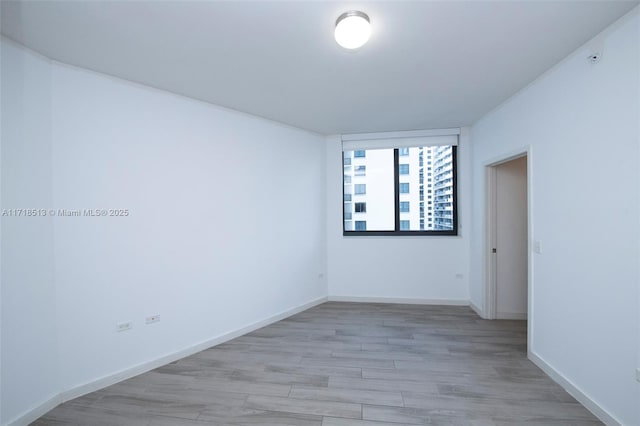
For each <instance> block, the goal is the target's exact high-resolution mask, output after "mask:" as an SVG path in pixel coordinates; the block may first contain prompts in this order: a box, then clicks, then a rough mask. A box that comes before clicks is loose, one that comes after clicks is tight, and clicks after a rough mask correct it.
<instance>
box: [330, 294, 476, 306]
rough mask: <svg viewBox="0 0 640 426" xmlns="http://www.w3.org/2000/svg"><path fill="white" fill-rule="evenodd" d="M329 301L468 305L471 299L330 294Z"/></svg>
mask: <svg viewBox="0 0 640 426" xmlns="http://www.w3.org/2000/svg"><path fill="white" fill-rule="evenodd" d="M329 302H355V303H399V304H408V305H454V306H468V305H469V301H468V300H463V299H417V298H416V299H414V298H402V297H363V296H329Z"/></svg>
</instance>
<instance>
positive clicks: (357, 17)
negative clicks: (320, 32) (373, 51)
mask: <svg viewBox="0 0 640 426" xmlns="http://www.w3.org/2000/svg"><path fill="white" fill-rule="evenodd" d="M334 35H335V38H336V42H338V44H339V45H340V46H342V47H344V48H345V49H357V48H358V47H361V46H362V45H364V44H365V43H366V42H367V40H369V37H370V36H371V24H370V23H369V17H368V16H367V14H366V13H364V12H360V11H358V10H350V11H349V12H345V13H343V14H342V15H340V16H339V17H338V20H337V21H336V30H335V33H334Z"/></svg>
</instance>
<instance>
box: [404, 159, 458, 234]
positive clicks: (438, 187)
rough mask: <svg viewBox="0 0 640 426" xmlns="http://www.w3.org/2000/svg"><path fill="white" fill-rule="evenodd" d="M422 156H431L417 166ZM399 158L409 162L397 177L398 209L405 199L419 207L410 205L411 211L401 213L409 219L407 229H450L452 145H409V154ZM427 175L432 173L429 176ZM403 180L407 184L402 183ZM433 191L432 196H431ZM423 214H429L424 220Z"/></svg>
mask: <svg viewBox="0 0 640 426" xmlns="http://www.w3.org/2000/svg"><path fill="white" fill-rule="evenodd" d="M423 159H432V161H423V167H420V162H421V161H422V160H423ZM402 161H403V163H407V164H408V165H409V173H408V174H406V175H401V177H400V182H401V183H400V186H401V187H400V193H401V195H400V211H401V212H403V210H402V209H403V203H404V202H408V203H414V205H416V206H420V208H419V209H413V211H408V213H407V212H405V213H404V214H403V216H402V220H408V222H409V225H408V226H409V228H407V230H410V231H451V230H453V202H452V197H453V156H452V147H451V146H428V147H414V148H409V156H408V158H405V159H403V160H402ZM401 166H402V165H400V167H401ZM429 176H432V178H430V177H429ZM432 179H433V180H432ZM404 183H406V184H407V185H406V186H404V185H403V184H404ZM403 186H404V188H403ZM416 188H417V190H416ZM403 190H404V191H405V192H403ZM432 195H433V196H434V197H433V198H432ZM431 200H433V202H432V201H431ZM438 200H439V201H438ZM426 218H429V220H426V221H425V219H426ZM431 218H433V219H431ZM404 226H407V225H404Z"/></svg>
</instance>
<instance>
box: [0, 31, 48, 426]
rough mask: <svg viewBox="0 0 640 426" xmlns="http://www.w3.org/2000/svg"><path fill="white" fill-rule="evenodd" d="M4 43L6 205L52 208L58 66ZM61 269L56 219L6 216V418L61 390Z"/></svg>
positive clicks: (3, 368)
mask: <svg viewBox="0 0 640 426" xmlns="http://www.w3.org/2000/svg"><path fill="white" fill-rule="evenodd" d="M1 47H2V48H1V49H0V51H1V55H2V79H1V91H2V134H1V136H2V145H1V151H2V155H1V158H2V166H1V169H2V187H1V191H0V192H1V194H2V201H1V203H2V209H3V210H4V209H7V210H9V209H21V208H22V209H24V208H48V207H49V206H50V205H51V203H52V185H51V67H50V64H49V62H48V61H46V60H44V59H42V58H40V57H38V56H35V55H32V54H30V53H27V52H25V51H23V50H21V49H19V48H16V47H15V46H14V45H13V44H10V43H5V42H4V41H3V42H2V46H1ZM53 271H54V256H53V227H52V220H51V218H49V217H11V216H2V289H1V301H2V303H1V304H2V330H1V333H0V334H1V336H2V338H1V340H2V364H1V370H0V374H1V380H0V382H1V387H2V390H1V394H2V400H1V401H0V405H1V407H2V410H1V413H2V416H1V418H0V422H1V423H2V424H4V423H6V422H7V420H9V419H11V418H13V417H15V416H16V415H18V414H20V413H22V412H24V411H26V410H29V409H31V408H33V407H34V406H36V405H38V404H40V403H42V402H43V401H47V400H49V399H50V398H52V397H54V396H55V395H56V394H57V392H58V375H57V363H58V358H57V339H56V336H57V334H56V325H55V324H56V323H55V318H56V306H55V304H54V303H53V300H55V294H56V291H55V286H54V276H53Z"/></svg>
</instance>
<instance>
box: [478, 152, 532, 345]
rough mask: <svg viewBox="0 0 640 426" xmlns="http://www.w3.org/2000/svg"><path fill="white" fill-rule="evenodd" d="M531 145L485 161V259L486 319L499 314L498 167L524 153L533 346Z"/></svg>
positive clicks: (529, 320) (529, 330) (529, 317)
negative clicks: (497, 247) (497, 246)
mask: <svg viewBox="0 0 640 426" xmlns="http://www.w3.org/2000/svg"><path fill="white" fill-rule="evenodd" d="M531 151H532V149H531V146H530V145H528V146H525V147H522V148H520V149H517V150H515V151H511V152H508V153H505V154H503V155H501V156H498V157H495V158H493V159H491V160H489V161H486V162H484V164H483V166H484V176H485V182H484V183H485V185H484V186H485V197H484V204H485V247H484V253H485V256H484V257H485V259H484V269H485V274H484V275H485V276H484V309H483V312H482V313H483V317H484V318H485V319H491V320H493V319H496V316H497V312H496V311H497V295H498V294H497V280H496V279H497V276H496V269H497V256H496V253H493V249H494V248H495V247H496V245H495V244H496V238H497V237H496V236H497V223H496V220H497V218H496V213H497V211H496V208H497V207H496V201H497V198H496V186H497V171H496V167H497V166H499V165H501V164H504V163H507V162H509V161H511V160H515V159H518V158H521V157H526V158H527V242H528V244H527V348H530V347H532V345H531V343H532V342H531V336H532V334H533V333H532V330H533V328H532V327H533V305H534V303H533V302H534V300H533V297H532V296H533V256H532V246H533V197H532V192H533V191H532V181H533V179H532V162H533V161H532V152H531Z"/></svg>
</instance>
